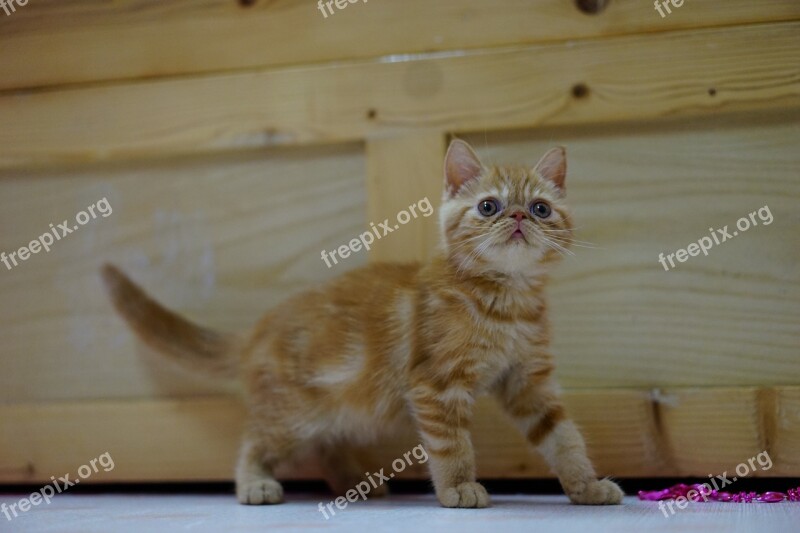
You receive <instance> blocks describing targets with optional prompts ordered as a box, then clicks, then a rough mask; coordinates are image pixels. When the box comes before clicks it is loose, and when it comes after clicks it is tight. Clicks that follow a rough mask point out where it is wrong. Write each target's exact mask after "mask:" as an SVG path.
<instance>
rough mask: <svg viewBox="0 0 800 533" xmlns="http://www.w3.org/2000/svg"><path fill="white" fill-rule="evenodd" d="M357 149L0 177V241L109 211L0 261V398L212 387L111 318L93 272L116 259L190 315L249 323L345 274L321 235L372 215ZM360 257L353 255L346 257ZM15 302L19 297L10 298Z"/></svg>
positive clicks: (353, 228)
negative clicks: (44, 248)
mask: <svg viewBox="0 0 800 533" xmlns="http://www.w3.org/2000/svg"><path fill="white" fill-rule="evenodd" d="M363 165H364V159H363V155H362V154H361V151H360V149H359V147H357V146H353V145H343V146H339V147H328V148H324V149H304V150H302V151H301V150H295V149H279V150H270V151H268V152H265V153H249V154H237V155H234V156H228V157H214V158H197V159H191V160H178V161H162V162H154V163H152V164H147V165H134V166H119V167H118V166H98V167H92V168H76V169H71V170H63V171H60V172H57V173H52V172H42V173H39V172H32V171H26V172H20V173H9V174H2V173H0V228H2V231H0V251H3V252H5V253H7V254H8V253H9V252H11V251H16V250H18V249H19V248H20V247H21V246H25V245H27V244H28V243H29V242H30V241H31V240H32V239H36V238H37V237H38V236H39V235H42V234H43V233H45V232H47V231H49V227H48V225H49V224H50V223H54V224H59V223H60V222H61V221H62V220H75V216H76V214H77V213H78V212H80V211H82V210H84V209H86V208H87V206H89V205H93V204H94V203H95V202H97V201H99V200H101V199H102V198H107V200H108V203H109V205H110V207H111V209H112V211H111V213H110V215H109V216H108V217H103V216H99V217H98V218H97V219H95V220H92V221H90V222H88V223H87V224H86V225H85V226H82V227H80V229H79V230H77V231H75V232H73V233H71V234H69V235H67V236H66V237H64V238H63V239H62V240H61V241H58V242H56V243H54V245H53V246H52V247H51V250H50V252H49V253H44V252H40V253H38V254H36V255H32V256H30V257H29V258H28V259H27V260H26V261H25V262H23V263H20V264H19V265H18V266H16V267H13V269H12V270H10V271H9V270H7V268H6V266H4V265H3V264H2V263H0V300H2V301H3V302H5V304H6V305H2V306H0V337H2V339H3V343H2V345H0V403H4V402H40V401H47V400H52V401H57V400H59V399H64V398H73V399H93V398H130V397H136V398H139V397H149V396H165V395H167V396H169V395H173V396H174V395H181V394H208V393H212V392H214V391H220V390H227V389H228V388H225V387H219V386H216V385H214V384H208V383H206V382H204V381H199V380H198V379H195V378H192V377H188V376H182V375H179V374H177V373H175V372H171V371H170V368H169V367H168V366H166V365H164V364H163V362H162V361H161V360H160V359H158V358H156V357H154V356H152V354H150V353H149V352H147V351H145V350H144V349H143V348H142V347H141V346H140V345H139V344H138V343H137V342H136V341H135V339H134V338H133V336H132V335H131V333H130V331H129V330H128V329H127V328H126V327H125V325H124V324H123V323H122V321H121V320H120V319H119V318H118V317H117V316H115V314H114V313H113V310H112V308H111V306H110V303H109V301H108V300H107V298H106V296H105V294H104V291H103V288H102V286H101V283H100V278H99V268H100V266H101V265H102V264H103V262H105V261H113V262H115V263H117V264H118V265H120V266H121V267H122V268H124V269H125V270H126V271H128V272H129V273H130V274H131V275H132V276H133V277H134V278H135V279H136V280H137V281H139V282H140V283H141V284H142V285H143V286H144V287H145V288H146V289H147V290H148V291H150V292H151V294H153V295H155V296H156V297H157V298H158V299H160V300H161V301H163V302H164V303H165V304H167V305H169V306H171V307H173V308H174V309H177V310H179V311H180V312H182V313H185V314H187V315H189V316H191V317H192V318H194V319H195V320H197V321H198V322H202V323H205V324H208V325H209V326H215V327H219V328H223V329H229V330H237V329H241V330H245V329H247V330H249V329H250V328H251V327H252V325H253V324H254V323H255V321H256V320H257V319H258V318H260V317H261V315H262V314H263V313H265V312H266V311H267V310H268V309H270V308H271V307H272V306H273V305H275V304H277V303H278V302H280V301H282V300H284V299H285V298H287V297H288V296H290V295H292V294H295V293H297V292H298V291H301V290H303V289H306V288H309V287H311V286H313V285H314V284H316V283H320V282H324V281H325V280H328V279H331V278H332V277H334V276H336V275H338V274H339V273H341V271H338V272H337V271H336V269H329V268H327V267H326V266H325V263H324V262H323V261H322V260H321V258H320V254H321V250H322V248H323V247H327V248H330V247H331V246H333V245H335V244H339V243H341V242H347V240H348V239H350V238H351V236H352V235H357V234H358V232H360V231H363V226H364V219H365V218H366V215H365V212H366V206H365V201H366V200H365V193H364V187H363V183H364V166H363ZM366 262H367V256H366V254H354V255H353V256H352V257H349V258H348V259H347V267H346V268H356V267H358V266H361V265H364V264H366ZM9 302H14V304H13V305H8V303H9Z"/></svg>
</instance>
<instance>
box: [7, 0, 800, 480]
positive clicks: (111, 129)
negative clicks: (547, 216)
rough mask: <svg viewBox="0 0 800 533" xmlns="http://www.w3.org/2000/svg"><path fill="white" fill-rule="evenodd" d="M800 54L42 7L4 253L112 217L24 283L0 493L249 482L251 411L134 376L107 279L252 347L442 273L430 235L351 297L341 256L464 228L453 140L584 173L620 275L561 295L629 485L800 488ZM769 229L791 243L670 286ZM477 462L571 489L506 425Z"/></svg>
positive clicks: (727, 27) (167, 380) (380, 19)
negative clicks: (372, 225)
mask: <svg viewBox="0 0 800 533" xmlns="http://www.w3.org/2000/svg"><path fill="white" fill-rule="evenodd" d="M798 49H800V4H798V3H797V2H796V1H795V0H766V1H763V2H759V3H754V2H752V1H744V0H728V1H725V2H722V1H708V2H694V3H689V2H687V3H685V4H684V5H683V6H682V7H681V8H679V9H675V10H674V12H673V13H672V14H670V15H669V16H668V17H665V18H661V17H660V16H659V15H658V14H657V13H656V12H655V11H654V9H653V7H652V4H650V3H646V2H645V3H643V2H634V1H633V0H615V1H613V2H610V3H608V7H607V8H605V9H603V10H601V11H600V12H599V13H596V14H586V13H583V12H581V11H580V10H579V9H578V8H577V7H576V5H575V2H572V1H571V0H499V1H496V2H479V1H477V0H459V1H456V0H446V1H441V2H435V3H433V2H422V1H421V0H408V1H404V2H402V3H401V2H394V3H391V4H390V3H389V2H378V1H375V2H369V3H368V4H361V3H356V4H352V5H349V6H348V7H347V9H345V10H343V11H341V12H337V13H336V14H335V15H333V16H329V17H328V18H327V19H326V18H323V16H322V15H321V14H320V13H319V12H318V11H316V5H315V3H314V2H312V1H311V0H279V1H273V2H261V1H258V0H257V1H255V2H249V1H248V2H234V1H223V0H208V1H205V2H202V3H201V2H189V1H188V0H173V1H169V2H163V1H155V0H123V1H120V2H114V3H96V2H89V1H84V0H76V1H73V2H68V3H67V2H55V1H46V0H41V1H39V2H35V3H33V2H32V3H29V4H28V5H27V6H25V7H23V8H19V9H18V11H17V12H16V13H14V15H13V16H11V17H2V18H0V250H3V251H12V250H15V249H17V248H19V247H20V246H22V245H25V244H27V242H28V241H29V240H30V239H33V238H35V237H36V236H37V235H40V234H41V233H43V232H44V231H46V230H47V228H48V224H50V223H51V222H52V223H59V222H61V221H62V220H64V219H66V218H71V217H74V215H75V213H77V212H78V211H80V210H82V209H84V208H86V206H88V205H90V204H92V203H94V202H96V201H98V200H100V199H102V198H107V199H108V201H109V204H110V205H111V206H112V207H113V213H112V214H111V215H109V216H108V217H107V218H105V217H103V218H98V219H97V220H94V221H92V222H90V223H89V224H87V225H86V226H85V227H82V228H81V229H80V230H79V231H77V232H75V234H74V235H70V236H69V238H68V239H69V240H65V241H63V242H59V243H57V246H54V247H53V250H52V251H51V252H49V253H47V254H38V255H36V256H33V257H31V258H30V259H28V260H27V261H26V262H25V263H23V264H22V265H20V266H18V267H16V268H14V269H13V270H11V271H7V270H5V268H4V267H3V266H2V265H0V301H2V302H3V303H4V304H5V305H3V306H0V336H2V338H3V339H4V341H5V342H4V343H2V345H0V481H1V482H10V483H30V482H34V481H36V482H38V481H44V480H48V479H49V477H50V476H51V475H56V474H58V475H61V474H62V473H64V472H71V471H74V470H75V469H76V468H77V467H78V466H80V465H81V464H84V463H85V462H86V461H88V460H89V459H91V458H94V457H97V456H98V455H99V454H101V453H104V452H106V451H108V452H109V453H111V454H112V456H113V457H114V459H115V463H116V468H115V470H114V471H112V472H109V473H107V474H106V475H104V476H103V477H102V478H99V477H98V478H96V479H95V478H93V479H92V480H93V481H130V480H146V481H158V480H170V481H180V480H225V479H230V478H231V473H232V465H233V461H234V458H235V449H236V442H237V438H238V431H239V428H240V425H241V408H240V406H239V404H238V401H237V400H236V399H235V397H233V398H232V397H231V396H230V395H231V393H233V392H235V390H236V387H235V386H234V385H228V384H223V385H220V384H213V383H207V382H204V381H200V380H198V379H194V378H191V377H187V376H183V375H178V374H176V373H174V372H172V371H171V370H170V369H169V368H167V367H165V366H164V365H163V363H161V362H160V361H159V360H158V359H157V358H155V357H153V356H152V354H149V353H148V352H147V351H145V350H144V349H143V348H142V347H140V346H138V345H137V344H136V343H135V342H134V341H133V339H132V337H131V336H130V334H129V333H128V332H127V331H126V329H125V328H124V326H123V325H122V324H121V323H120V321H119V320H118V319H117V318H116V317H115V316H114V315H113V314H112V313H111V312H110V308H109V306H108V304H107V302H106V301H105V299H104V296H103V294H102V293H101V291H100V286H99V281H98V279H97V275H96V270H97V267H98V266H99V265H100V264H101V263H102V262H103V261H106V260H112V261H115V262H117V263H119V264H121V265H123V266H124V267H125V268H126V269H128V270H129V271H130V272H131V273H132V274H133V275H134V277H136V278H137V279H138V280H140V281H141V282H142V283H143V284H144V285H145V286H146V287H147V288H148V289H150V290H151V291H152V292H153V293H154V294H157V295H158V296H159V298H161V299H162V300H164V301H165V302H168V303H169V304H170V305H172V306H173V307H175V308H177V309H179V310H180V311H182V312H185V313H188V314H190V315H191V316H193V317H194V318H197V319H198V320H200V321H203V322H207V323H210V324H215V325H218V326H221V327H237V326H239V325H242V324H249V323H252V322H253V321H254V320H255V319H256V318H257V317H258V315H259V314H260V313H261V312H263V311H264V310H265V309H267V308H269V307H270V306H272V305H274V304H276V303H278V302H279V301H281V300H282V299H283V298H285V297H287V296H288V295H290V294H294V293H296V292H298V291H300V290H302V289H303V288H305V287H308V286H310V285H312V284H315V283H318V282H321V281H324V280H326V279H330V278H331V277H333V276H335V275H337V274H338V273H340V272H342V271H344V270H345V269H349V268H356V267H358V266H360V265H362V264H365V262H366V261H367V260H386V259H388V260H395V259H424V258H426V257H428V256H429V255H430V254H431V252H432V250H433V249H434V247H435V245H436V241H437V235H436V221H435V217H431V218H426V219H422V218H421V219H418V220H415V221H413V222H412V223H411V224H409V225H408V226H407V227H405V228H404V229H403V231H402V232H396V233H393V234H392V236H391V239H387V240H385V241H379V243H377V244H376V246H375V248H374V249H373V250H372V252H371V253H370V254H369V256H367V255H366V254H356V255H354V256H353V257H350V258H348V259H347V262H346V264H342V265H337V266H336V267H335V268H331V269H329V268H327V267H326V266H325V264H324V263H323V262H322V261H321V260H320V256H319V254H320V250H322V249H323V248H325V249H332V248H334V247H337V246H338V245H340V244H341V243H343V242H346V241H348V240H349V239H351V238H352V237H353V236H355V235H357V234H358V233H360V232H361V231H364V228H365V227H367V224H368V222H370V221H380V220H383V219H384V218H386V217H393V216H394V215H395V214H396V213H397V212H398V211H399V210H401V209H405V208H406V207H407V206H408V205H410V204H411V203H414V202H416V201H418V200H419V199H420V198H423V197H428V198H429V199H430V200H431V201H432V203H433V204H434V205H435V206H436V205H438V201H439V194H440V190H441V189H440V188H441V183H440V177H441V159H442V157H443V153H444V149H445V147H446V142H447V140H448V138H449V136H451V135H453V134H456V135H459V136H462V137H466V138H467V139H468V140H469V141H470V142H472V143H473V145H475V146H476V147H477V148H478V150H479V152H480V153H481V154H482V155H483V156H485V157H486V158H488V159H490V160H495V161H506V160H509V161H521V162H530V163H533V162H535V161H536V159H537V158H538V156H539V155H541V153H543V152H544V150H545V149H546V148H548V147H549V146H551V145H553V144H563V145H565V146H567V148H568V152H569V157H570V159H569V161H570V164H569V165H570V176H569V178H568V187H569V188H568V190H569V196H570V199H571V201H572V203H573V205H574V209H575V212H576V217H577V220H578V226H579V235H578V238H579V239H581V240H584V241H589V242H591V243H593V246H594V247H593V248H578V249H576V255H575V256H574V257H570V258H568V259H567V260H566V261H565V262H564V264H563V265H562V267H561V268H560V269H559V271H558V273H557V275H556V276H555V278H554V283H553V287H552V290H551V298H552V302H553V306H554V312H555V316H554V328H555V339H556V344H555V350H556V353H557V354H558V357H559V360H560V366H559V376H560V379H561V382H562V384H563V385H564V386H565V389H566V397H567V402H568V406H569V409H570V412H571V413H572V414H573V415H574V417H575V418H576V420H577V421H578V422H579V424H580V425H581V426H582V427H583V428H584V430H585V432H586V435H587V438H588V441H589V444H590V449H591V453H592V455H593V456H594V457H595V459H596V462H597V465H598V468H599V470H600V471H601V472H602V473H603V474H610V475H616V476H631V477H636V476H653V475H665V476H667V475H669V476H677V475H696V476H703V477H705V476H706V475H707V474H708V473H710V472H715V473H720V472H722V471H725V470H731V469H732V468H733V467H735V466H736V465H737V464H739V463H741V462H743V461H746V460H747V459H749V458H751V457H753V456H754V455H756V454H757V453H759V452H761V451H764V450H768V451H769V453H770V455H771V457H772V459H773V462H774V466H773V468H772V469H770V470H768V471H764V472H758V473H757V474H754V475H771V476H800V359H798V355H800V354H798V348H800V328H798V326H797V324H798V323H800V277H799V276H798V268H797V265H798V262H799V260H800V246H798V245H800V232H798V229H800V215H798V214H797V210H796V207H795V206H796V204H797V200H798V197H800V182H798V170H800V153H798V150H797V146H798V141H800V127H799V126H798V125H799V124H800V98H799V96H800V55H799V54H798V53H797V50H798ZM764 205H768V206H769V207H770V210H771V213H772V215H773V216H774V221H773V223H772V224H769V225H760V226H758V227H756V228H751V229H750V230H749V231H748V232H746V233H743V234H742V235H740V236H737V237H736V238H735V239H734V240H732V241H731V242H728V243H725V244H724V246H720V247H718V248H714V249H712V251H711V252H710V254H709V256H708V257H698V258H692V259H690V261H688V262H686V263H683V264H681V265H679V267H678V268H676V269H675V270H673V271H670V272H665V271H664V270H663V269H662V267H661V266H660V265H659V263H658V262H657V257H658V254H659V253H660V252H665V253H669V252H674V251H675V250H676V249H678V248H683V247H685V246H686V245H687V244H688V243H690V242H693V241H696V240H697V239H699V238H700V237H702V236H704V235H706V234H707V228H708V227H715V228H720V227H723V226H725V225H730V226H733V225H734V224H735V222H736V220H737V219H738V218H739V217H741V216H746V215H747V214H748V213H750V212H752V211H754V210H756V209H758V208H760V207H762V206H764ZM475 442H476V446H477V448H478V453H479V464H480V473H481V475H482V476H484V477H531V476H545V475H548V473H547V471H546V469H545V468H544V466H543V465H542V463H541V462H540V461H539V460H538V459H537V458H536V457H535V456H533V455H531V454H529V453H528V452H527V450H526V449H525V446H524V443H523V442H522V439H521V438H520V437H519V436H517V435H516V434H515V433H514V432H513V430H512V429H511V428H510V425H509V424H507V423H506V422H504V421H503V419H502V417H501V416H500V414H499V413H498V411H497V409H496V408H495V407H494V406H493V405H491V404H490V403H488V402H483V403H481V404H480V408H479V415H478V417H477V420H476V422H475ZM54 443H57V445H56V444H54ZM186 443H202V445H192V446H186ZM414 444H416V442H415V438H414V436H413V435H409V436H407V438H406V439H405V440H403V441H400V442H393V443H386V444H385V445H384V447H383V448H382V452H381V456H382V459H383V460H384V461H391V459H393V458H394V457H396V456H397V453H398V452H402V451H405V450H407V449H408V448H409V447H410V446H413V445H414ZM387 464H388V463H387ZM284 474H285V476H286V477H295V478H310V477H315V476H317V470H316V469H315V467H314V465H313V462H311V463H302V464H300V465H298V466H295V467H292V468H288V469H286V470H285V471H284ZM405 475H407V476H411V477H418V476H424V475H425V474H424V470H422V469H413V470H409V471H407V472H406V473H405Z"/></svg>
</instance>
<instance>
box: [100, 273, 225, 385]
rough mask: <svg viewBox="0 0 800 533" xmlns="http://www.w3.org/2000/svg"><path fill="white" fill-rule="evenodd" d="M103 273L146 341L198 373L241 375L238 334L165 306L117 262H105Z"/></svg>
mask: <svg viewBox="0 0 800 533" xmlns="http://www.w3.org/2000/svg"><path fill="white" fill-rule="evenodd" d="M102 275H103V281H104V282H105V285H106V289H107V290H108V293H109V295H110V296H111V300H112V302H113V303H114V307H116V308H117V311H119V314H120V315H122V317H123V318H124V319H125V321H126V322H127V323H128V324H129V325H130V327H131V328H132V329H133V330H134V331H135V332H136V334H137V335H138V336H139V338H140V339H141V340H142V341H143V342H144V343H145V344H147V345H148V346H150V347H151V348H153V349H155V350H157V351H158V352H160V353H162V354H164V355H165V356H167V357H168V358H169V359H170V360H171V361H173V362H175V363H177V364H178V365H179V366H181V367H183V368H184V369H186V370H189V371H192V372H194V373H198V372H199V373H201V374H205V375H207V376H213V377H225V378H232V377H235V376H236V375H237V369H238V364H237V363H238V357H237V356H238V354H239V353H240V345H239V340H238V338H237V337H235V336H233V335H229V334H225V333H220V332H217V331H213V330H211V329H207V328H204V327H201V326H198V325H196V324H193V323H191V322H189V321H188V320H186V319H185V318H183V317H181V316H179V315H177V314H176V313H174V312H172V311H170V310H169V309H167V308H165V307H163V306H162V305H161V304H159V303H158V302H156V301H155V300H153V299H151V298H150V297H149V296H148V295H147V294H146V293H145V292H144V291H143V290H142V289H141V288H140V287H139V286H138V285H136V284H135V283H134V282H133V281H131V280H130V278H128V277H127V276H126V275H125V274H124V273H123V272H122V271H120V270H119V269H117V268H116V267H115V266H113V265H109V264H106V265H104V266H103V270H102Z"/></svg>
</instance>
